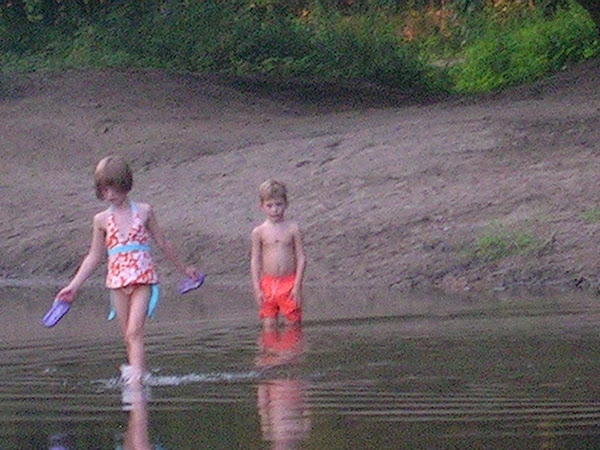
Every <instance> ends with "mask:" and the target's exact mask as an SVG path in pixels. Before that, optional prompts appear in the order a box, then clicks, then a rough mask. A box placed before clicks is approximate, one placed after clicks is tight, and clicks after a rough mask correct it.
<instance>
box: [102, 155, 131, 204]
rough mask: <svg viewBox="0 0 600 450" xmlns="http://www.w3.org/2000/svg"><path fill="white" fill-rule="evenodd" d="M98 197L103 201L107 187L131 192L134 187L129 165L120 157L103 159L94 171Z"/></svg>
mask: <svg viewBox="0 0 600 450" xmlns="http://www.w3.org/2000/svg"><path fill="white" fill-rule="evenodd" d="M94 184H95V186H96V197H98V198H99V199H100V200H102V191H103V190H104V189H105V188H107V187H112V188H115V189H118V190H119V191H121V192H125V193H127V192H129V191H131V188H132V187H133V173H132V172H131V168H130V167H129V164H127V162H126V161H125V160H124V159H123V158H121V157H120V156H107V157H105V158H102V159H101V160H100V162H99V163H98V165H97V166H96V170H95V171H94Z"/></svg>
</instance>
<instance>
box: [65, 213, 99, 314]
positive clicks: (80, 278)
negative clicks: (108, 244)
mask: <svg viewBox="0 0 600 450" xmlns="http://www.w3.org/2000/svg"><path fill="white" fill-rule="evenodd" d="M102 222H103V221H102V216H101V214H97V215H96V216H94V223H93V228H92V243H91V245H90V249H89V251H88V254H87V255H86V256H85V258H84V259H83V262H82V263H81V265H80V266H79V269H78V270H77V273H76V274H75V276H74V277H73V279H72V280H71V282H70V283H69V284H68V285H67V286H66V287H65V288H63V289H62V290H61V291H60V292H59V293H58V294H57V297H58V298H60V299H61V300H65V301H67V302H72V301H73V300H75V296H76V295H77V291H78V290H79V288H80V287H81V285H82V284H83V283H84V282H85V280H87V279H88V278H89V277H90V275H92V273H93V272H94V269H96V267H98V264H100V261H102V258H103V257H104V227H103V226H102Z"/></svg>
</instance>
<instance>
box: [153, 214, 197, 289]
mask: <svg viewBox="0 0 600 450" xmlns="http://www.w3.org/2000/svg"><path fill="white" fill-rule="evenodd" d="M147 207H148V216H147V219H146V228H147V229H148V232H149V233H150V235H151V236H152V239H153V240H154V242H156V245H157V246H158V248H160V249H161V251H162V252H163V253H164V254H165V256H166V257H167V259H168V260H169V261H171V263H172V264H173V265H174V266H175V268H176V269H177V270H178V271H179V272H181V273H182V274H183V275H184V276H186V277H190V278H195V277H196V276H197V270H196V268H195V267H193V266H189V267H187V266H186V265H185V264H184V263H183V261H182V260H181V258H179V255H178V254H177V251H176V250H175V247H174V246H173V245H172V244H171V242H170V241H169V240H168V239H167V237H166V236H165V234H164V233H163V231H162V228H161V227H160V226H159V225H158V221H157V220H156V216H155V215H154V211H153V210H152V207H151V206H150V205H147Z"/></svg>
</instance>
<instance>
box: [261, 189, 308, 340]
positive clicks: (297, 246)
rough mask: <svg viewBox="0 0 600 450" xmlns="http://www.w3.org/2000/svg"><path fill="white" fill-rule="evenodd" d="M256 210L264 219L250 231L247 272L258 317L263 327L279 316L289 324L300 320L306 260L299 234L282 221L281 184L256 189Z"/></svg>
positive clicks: (291, 224)
mask: <svg viewBox="0 0 600 450" xmlns="http://www.w3.org/2000/svg"><path fill="white" fill-rule="evenodd" d="M258 192H259V198H260V209H261V210H262V211H263V212H264V213H265V215H266V216H267V219H266V220H265V221H264V222H263V223H262V224H261V225H259V226H257V227H256V228H254V229H253V230H252V253H251V259H250V272H251V275H252V287H253V289H254V297H255V299H256V303H257V305H258V308H259V317H260V318H261V320H262V321H263V325H264V327H266V328H270V327H273V326H274V325H276V324H277V316H278V313H281V314H282V315H283V316H284V317H285V319H286V321H287V322H288V323H290V324H296V325H299V324H300V322H301V320H302V310H301V307H302V281H303V278H304V269H305V267H306V257H305V255H304V247H303V245H302V233H301V231H300V228H299V227H298V224H297V223H296V222H293V221H290V220H286V219H285V217H284V214H285V210H286V208H287V206H288V202H287V189H286V186H285V184H283V183H281V182H279V181H275V180H267V181H265V182H264V183H262V184H261V185H260V187H259V190H258Z"/></svg>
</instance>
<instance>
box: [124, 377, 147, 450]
mask: <svg viewBox="0 0 600 450" xmlns="http://www.w3.org/2000/svg"><path fill="white" fill-rule="evenodd" d="M148 397H149V392H148V391H147V388H145V387H144V386H139V387H128V388H127V392H125V391H124V392H123V409H125V410H128V411H129V422H128V424H127V431H126V432H125V434H124V435H123V449H124V450H150V449H152V448H153V447H152V446H151V445H150V441H149V439H148Z"/></svg>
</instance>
